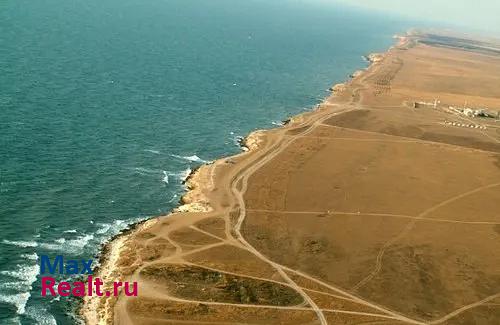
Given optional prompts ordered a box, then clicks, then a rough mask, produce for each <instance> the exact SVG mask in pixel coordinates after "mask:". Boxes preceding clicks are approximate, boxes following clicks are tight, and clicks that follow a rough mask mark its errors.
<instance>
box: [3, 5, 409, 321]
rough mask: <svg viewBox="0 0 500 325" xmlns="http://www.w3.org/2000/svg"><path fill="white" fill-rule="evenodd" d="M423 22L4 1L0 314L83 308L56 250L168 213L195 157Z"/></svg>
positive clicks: (341, 75)
mask: <svg viewBox="0 0 500 325" xmlns="http://www.w3.org/2000/svg"><path fill="white" fill-rule="evenodd" d="M408 27H410V26H409V23H407V22H402V21H398V20H396V19H393V18H388V17H382V16H376V15H373V14H368V13H365V12H360V11H355V10H353V9H349V8H346V7H338V6H334V5H326V4H318V3H315V2H314V1H286V0H276V1H260V0H259V1H257V0H246V1H235V0H210V1H208V0H207V1H204V0H120V1H118V0H37V1H33V0H29V1H28V0H15V1H14V0H1V1H0V229H1V240H0V324H19V323H21V324H55V323H56V322H57V324H73V323H75V322H76V321H77V320H76V319H75V318H74V316H72V315H73V312H74V309H75V305H76V304H75V301H74V300H71V299H64V298H62V299H60V300H55V299H52V298H42V297H41V295H40V285H39V282H40V277H39V276H38V272H39V269H38V266H37V258H38V257H39V256H40V255H41V254H47V255H50V256H55V255H57V254H64V256H65V257H66V258H92V257H93V256H95V255H96V254H97V253H98V251H99V246H100V244H101V243H103V242H104V241H105V240H106V239H108V238H110V236H112V235H113V234H116V233H117V232H119V231H120V230H122V229H124V228H125V227H126V226H127V225H128V224H130V223H132V222H135V221H138V220H140V219H143V218H147V217H150V216H155V215H159V214H163V213H166V212H168V211H169V210H171V209H172V208H173V207H174V206H175V205H176V204H177V202H178V199H179V197H180V195H181V193H182V191H183V187H182V184H181V182H182V179H183V178H184V177H185V176H186V174H187V173H188V172H189V169H190V168H191V169H192V168H195V167H196V166H198V165H199V164H200V163H203V162H204V161H209V160H213V159H216V158H217V157H220V156H223V155H229V154H234V153H236V152H238V151H239V148H238V147H237V145H236V143H235V140H236V137H237V136H243V135H246V134H247V133H248V132H250V131H251V130H254V129H256V128H270V127H273V125H272V122H276V121H280V120H282V119H284V118H286V117H287V116H290V115H292V114H296V113H299V112H301V111H303V110H304V109H310V108H311V107H313V106H314V105H315V104H316V103H318V101H320V99H321V98H322V97H324V96H326V95H327V93H326V92H325V89H327V88H328V87H329V86H331V85H332V84H333V83H336V82H339V81H342V80H344V79H346V78H347V77H348V75H349V74H350V73H352V72H353V71H354V70H356V69H359V68H362V67H364V66H365V65H366V63H365V62H364V61H363V60H362V58H361V57H362V55H364V54H366V53H369V52H373V51H383V50H385V49H386V48H388V47H389V46H390V45H391V44H392V42H393V40H392V39H391V37H392V35H393V34H394V33H396V32H401V31H404V30H405V29H406V28H408ZM62 278H65V277H64V276H61V279H62Z"/></svg>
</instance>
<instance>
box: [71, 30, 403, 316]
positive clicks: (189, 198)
mask: <svg viewBox="0 0 500 325" xmlns="http://www.w3.org/2000/svg"><path fill="white" fill-rule="evenodd" d="M395 38H396V37H395ZM397 39H399V42H397V43H396V44H394V45H393V46H391V47H389V48H388V49H387V51H385V52H383V53H371V54H368V55H366V56H364V58H366V59H367V62H368V66H367V67H366V68H364V69H359V70H357V71H355V72H353V73H352V74H351V75H350V76H349V78H348V79H347V80H346V81H344V82H342V83H338V84H335V85H333V86H332V87H331V88H329V91H330V93H329V95H327V96H325V98H323V100H322V101H321V103H319V104H315V105H314V106H313V107H312V108H311V110H308V111H305V112H302V113H299V114H296V115H294V116H291V117H288V118H286V119H284V120H283V124H282V125H280V126H277V127H274V128H270V129H263V130H256V131H253V132H251V133H249V134H248V135H247V136H246V137H244V138H243V139H242V140H241V143H240V147H241V150H242V151H241V152H240V153H237V154H235V155H230V156H226V157H221V158H219V159H216V160H214V161H212V162H208V163H204V164H202V165H200V166H199V167H197V168H195V169H194V170H192V171H191V173H190V174H189V175H188V177H187V178H186V180H185V182H184V184H185V186H186V192H185V193H184V194H183V195H182V197H181V198H180V200H179V202H178V206H177V207H175V208H174V209H172V211H171V212H170V213H168V214H166V215H161V216H155V217H151V218H149V219H145V220H142V221H140V222H137V223H135V224H132V225H130V226H129V227H128V228H126V229H124V230H123V231H121V232H120V233H118V234H116V235H115V236H113V237H112V238H110V239H109V240H108V241H107V242H106V243H105V244H103V245H102V248H101V249H100V253H99V257H98V260H99V263H98V266H97V267H96V268H95V269H94V275H95V276H99V277H100V278H101V280H103V282H104V283H111V282H113V281H120V280H123V277H124V275H123V274H122V273H120V271H119V268H120V265H119V259H120V256H121V254H122V253H123V252H124V251H126V249H127V247H126V245H127V243H128V242H129V241H130V240H131V238H132V236H133V235H135V234H137V233H139V232H141V231H144V230H147V229H148V228H150V227H152V226H153V225H155V224H156V223H157V222H158V221H159V220H160V219H161V218H170V217H173V216H176V215H178V214H184V213H209V212H212V211H213V210H214V207H213V205H214V202H210V200H209V198H208V197H207V195H206V194H205V192H207V191H210V190H212V189H213V186H214V181H213V179H214V177H217V174H216V173H215V169H216V167H217V166H218V165H219V164H225V163H228V162H231V163H232V164H238V163H239V162H234V159H237V158H242V157H251V156H252V154H254V153H255V152H258V151H259V149H261V147H262V143H263V142H264V141H265V138H266V135H267V134H269V133H270V132H272V131H276V130H281V131H282V130H287V129H293V128H295V127H297V126H299V125H301V124H302V122H303V120H304V116H308V117H309V116H315V115H317V114H318V113H320V112H322V109H323V108H324V107H323V105H325V104H328V101H329V100H331V99H333V98H336V97H338V96H341V95H342V94H343V93H344V92H345V91H346V90H347V88H348V86H349V85H350V84H351V83H352V82H353V81H354V80H356V79H359V78H362V77H364V76H365V74H367V73H368V72H369V70H370V69H371V68H372V67H373V66H375V65H377V64H378V63H380V62H381V61H383V59H384V58H385V56H386V55H387V53H389V52H390V51H391V50H392V49H394V48H395V47H397V46H401V45H404V44H405V40H406V37H405V36H400V37H397ZM353 96H354V95H353ZM264 154H265V153H264ZM116 300H117V297H113V298H112V297H96V296H92V297H88V296H86V297H84V299H83V303H82V304H81V307H80V309H79V314H80V316H81V317H82V319H83V321H84V323H85V324H111V323H113V317H114V315H113V309H114V306H115V305H116Z"/></svg>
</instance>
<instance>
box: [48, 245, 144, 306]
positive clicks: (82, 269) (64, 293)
mask: <svg viewBox="0 0 500 325" xmlns="http://www.w3.org/2000/svg"><path fill="white" fill-rule="evenodd" d="M92 262H93V260H92V259H89V260H86V259H81V260H67V261H65V260H64V257H63V256H62V255H57V256H56V257H55V258H54V259H53V260H51V258H50V257H49V256H47V255H40V275H41V288H42V290H41V295H42V297H47V296H50V297H56V296H61V297H68V296H74V297H85V296H93V295H94V294H95V295H96V296H98V297H102V296H106V297H110V296H114V297H116V296H118V295H120V293H121V292H122V289H123V292H124V294H125V295H126V296H128V297H137V292H138V288H137V282H121V281H114V282H112V283H111V287H112V290H105V289H104V287H107V288H110V286H109V285H105V283H104V282H103V281H102V280H101V279H100V278H97V277H96V278H94V277H93V276H92ZM46 274H50V275H51V276H48V275H46ZM56 274H60V275H66V276H67V275H70V276H74V277H78V278H80V277H81V276H83V277H85V276H87V279H86V281H73V282H69V281H61V282H59V283H57V284H56V282H57V281H56V278H55V277H54V275H56Z"/></svg>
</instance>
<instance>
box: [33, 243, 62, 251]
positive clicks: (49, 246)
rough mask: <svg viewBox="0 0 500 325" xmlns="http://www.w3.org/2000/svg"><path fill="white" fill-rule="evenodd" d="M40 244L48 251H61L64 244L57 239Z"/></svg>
mask: <svg viewBox="0 0 500 325" xmlns="http://www.w3.org/2000/svg"><path fill="white" fill-rule="evenodd" d="M38 246H39V247H40V248H43V249H45V250H48V251H60V250H62V248H63V246H62V244H61V243H57V240H56V243H55V244H54V243H40V244H38Z"/></svg>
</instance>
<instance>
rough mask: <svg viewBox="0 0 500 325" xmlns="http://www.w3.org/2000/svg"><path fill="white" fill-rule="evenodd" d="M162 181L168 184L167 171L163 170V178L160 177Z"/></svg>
mask: <svg viewBox="0 0 500 325" xmlns="http://www.w3.org/2000/svg"><path fill="white" fill-rule="evenodd" d="M162 181H163V182H164V183H165V184H168V173H167V172H166V171H163V179H162Z"/></svg>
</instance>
